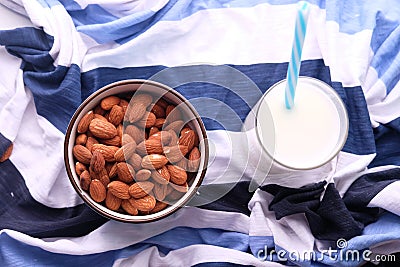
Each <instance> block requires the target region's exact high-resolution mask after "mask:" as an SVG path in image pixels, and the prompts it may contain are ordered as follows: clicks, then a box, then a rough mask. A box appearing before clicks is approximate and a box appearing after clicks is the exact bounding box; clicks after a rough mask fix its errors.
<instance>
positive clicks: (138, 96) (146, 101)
mask: <svg viewBox="0 0 400 267" xmlns="http://www.w3.org/2000/svg"><path fill="white" fill-rule="evenodd" d="M152 102H153V97H152V96H151V95H149V94H144V93H138V92H136V93H135V94H134V95H133V96H132V98H131V103H142V104H143V105H144V106H145V107H146V108H147V107H148V106H149V105H150V104H151V103H152Z"/></svg>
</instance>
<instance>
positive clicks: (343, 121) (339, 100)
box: [255, 76, 349, 170]
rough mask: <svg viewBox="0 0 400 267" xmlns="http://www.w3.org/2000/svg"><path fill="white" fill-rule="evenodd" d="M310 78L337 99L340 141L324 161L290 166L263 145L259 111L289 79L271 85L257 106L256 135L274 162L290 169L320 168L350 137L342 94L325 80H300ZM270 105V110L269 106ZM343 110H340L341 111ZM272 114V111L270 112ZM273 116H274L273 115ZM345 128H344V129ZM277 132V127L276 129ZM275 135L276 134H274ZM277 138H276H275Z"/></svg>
mask: <svg viewBox="0 0 400 267" xmlns="http://www.w3.org/2000/svg"><path fill="white" fill-rule="evenodd" d="M300 79H301V80H310V81H313V82H315V83H320V84H322V85H323V86H321V88H323V89H322V90H324V91H325V92H329V93H330V94H331V95H333V96H334V98H335V100H332V102H333V103H334V105H335V107H336V110H338V113H339V119H340V134H339V136H338V141H337V145H336V149H334V150H333V151H332V152H331V153H330V154H329V155H330V156H329V157H328V158H327V159H326V160H324V161H323V162H321V163H320V164H317V165H315V166H311V167H304V168H303V167H294V166H290V165H288V164H285V163H283V162H281V161H279V160H277V159H276V158H275V157H274V155H271V153H270V152H269V151H268V150H267V149H266V147H265V146H264V145H263V142H262V141H261V133H260V131H259V127H258V124H259V122H258V117H259V113H260V107H261V103H262V102H263V101H264V99H265V98H266V96H267V95H268V94H269V93H270V92H271V91H272V90H273V89H274V88H275V87H277V86H278V85H280V84H281V83H284V82H285V81H286V80H287V79H286V78H285V79H283V80H280V81H278V82H276V83H274V84H273V85H272V86H270V87H269V88H268V90H267V91H266V92H265V93H264V94H263V96H262V97H261V99H260V100H259V103H260V104H259V105H258V106H257V110H256V114H255V115H256V116H255V132H256V136H257V141H258V142H259V143H260V145H261V147H262V150H263V151H264V152H265V153H266V154H267V155H268V156H269V157H270V158H271V159H272V161H273V162H276V163H277V164H279V165H280V166H283V167H285V168H288V169H292V170H313V169H316V168H319V167H321V166H323V165H325V164H327V163H328V162H330V161H331V160H332V159H334V158H335V157H336V156H337V155H338V154H339V152H340V151H341V150H342V149H343V147H344V145H345V143H346V141H347V137H348V133H349V116H348V112H347V108H346V106H345V104H344V102H343V100H342V98H341V97H340V95H339V94H338V93H337V92H336V91H335V89H333V88H332V86H330V85H329V84H327V83H326V82H324V81H321V80H319V79H316V78H313V77H308V76H299V80H300ZM267 107H268V111H269V112H270V109H269V106H268V105H267ZM339 110H340V111H341V112H340V111H339ZM341 113H342V114H343V116H342V115H341ZM270 114H271V112H270ZM271 118H272V116H271ZM342 128H344V129H342ZM274 132H275V129H274ZM274 136H275V134H274ZM274 139H275V138H274ZM274 143H275V145H276V142H275V140H274ZM273 152H274V154H275V149H274V151H273Z"/></svg>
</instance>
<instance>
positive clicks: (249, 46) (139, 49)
mask: <svg viewBox="0 0 400 267" xmlns="http://www.w3.org/2000/svg"><path fill="white" fill-rule="evenodd" d="M295 8H296V5H269V4H260V5H257V6H254V7H251V8H224V9H209V10H202V11H199V12H196V13H195V14H193V15H191V16H189V17H186V18H184V19H182V20H179V21H160V22H158V23H157V24H155V25H153V26H152V27H151V28H150V29H148V30H147V31H146V32H144V33H142V34H141V35H139V36H138V37H136V38H135V39H134V40H132V41H130V42H129V43H126V44H124V45H122V46H120V47H116V48H114V49H112V50H109V49H107V50H102V51H100V49H101V48H97V52H92V51H89V54H88V55H87V57H86V58H85V60H84V63H83V71H89V70H92V69H95V68H97V67H99V66H108V67H118V68H121V67H134V66H150V65H166V66H180V65H184V64H188V63H196V62H210V63H215V64H230V63H232V64H254V63H261V62H288V61H289V58H290V51H291V49H292V41H293V25H292V24H290V23H287V21H293V12H292V11H293V10H294V9H295ZM312 8H313V9H315V12H316V13H317V14H318V16H319V17H318V23H319V24H320V25H323V24H324V20H325V10H320V9H319V8H318V7H316V6H312ZM316 25H318V24H317V23H316ZM171 29H173V30H171ZM210 29H212V30H210ZM255 35H256V36H257V37H254V36H255ZM204 36H207V38H204ZM306 39H307V40H306V42H305V47H304V56H305V58H307V59H312V58H314V59H316V58H321V54H320V52H319V46H318V43H317V42H316V39H317V37H316V36H315V31H310V33H309V34H308V33H307V38H306ZM155 40H156V41H155ZM210 40H218V42H217V43H213V44H212V45H211V44H210ZM254 40H256V41H254ZM239 51H240V52H239ZM232 55H235V56H232Z"/></svg>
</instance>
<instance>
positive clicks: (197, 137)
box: [181, 125, 199, 146]
mask: <svg viewBox="0 0 400 267" xmlns="http://www.w3.org/2000/svg"><path fill="white" fill-rule="evenodd" d="M188 131H193V130H192V129H191V128H190V127H189V126H187V125H186V126H185V127H184V128H183V129H182V130H181V136H182V135H184V134H186V133H187V132H188ZM193 132H194V131H193ZM194 133H195V135H194V146H198V145H199V136H198V135H197V134H196V132H194Z"/></svg>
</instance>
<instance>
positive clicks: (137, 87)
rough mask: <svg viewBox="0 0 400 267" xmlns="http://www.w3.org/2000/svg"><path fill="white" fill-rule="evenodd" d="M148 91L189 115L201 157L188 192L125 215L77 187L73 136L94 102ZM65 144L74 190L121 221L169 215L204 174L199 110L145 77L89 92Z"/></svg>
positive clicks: (205, 156) (203, 134)
mask: <svg viewBox="0 0 400 267" xmlns="http://www.w3.org/2000/svg"><path fill="white" fill-rule="evenodd" d="M135 92H141V93H150V94H151V95H153V96H155V97H160V98H161V97H162V98H163V99H165V100H166V101H168V102H170V103H172V104H175V105H179V108H180V110H181V112H182V113H183V114H184V115H185V116H186V117H188V118H190V119H191V120H190V122H188V125H189V126H190V127H191V128H192V129H193V130H194V131H195V132H196V133H197V135H198V136H199V139H200V144H199V150H200V153H201V160H200V166H199V171H198V172H197V174H196V176H195V177H194V178H193V181H192V182H191V185H190V186H189V189H188V192H186V193H185V194H184V195H183V196H182V197H181V198H180V199H179V200H177V201H176V202H175V203H174V204H173V205H171V206H168V207H167V208H166V209H164V210H162V211H160V212H157V213H154V214H149V215H137V216H133V215H127V214H122V213H119V212H116V211H112V210H110V209H108V208H106V207H105V206H103V205H101V204H99V203H97V202H95V201H93V200H92V198H91V197H90V195H89V194H88V193H87V192H86V191H84V190H83V189H82V188H81V187H80V183H79V177H78V175H77V174H76V172H75V161H74V157H73V154H72V149H73V147H74V143H75V138H76V128H77V125H78V122H79V121H80V119H81V118H82V117H83V115H85V114H86V113H87V112H89V111H90V110H92V109H93V108H94V107H95V106H96V105H97V104H99V103H100V101H101V99H103V98H105V97H107V96H110V95H116V94H124V93H135ZM65 138H66V140H65V147H64V154H65V155H64V156H65V164H66V168H67V173H68V176H69V178H70V181H71V183H72V185H73V187H74V188H75V190H76V191H77V193H78V194H79V195H80V196H81V197H82V199H83V200H84V201H85V202H86V204H88V205H89V206H90V207H91V208H93V209H94V210H95V211H97V212H98V213H100V214H102V215H103V216H106V217H108V218H111V219H115V220H119V221H124V222H148V221H154V220H157V219H160V218H163V217H165V216H167V215H170V214H171V213H173V212H174V211H176V210H177V209H179V208H180V207H182V206H184V205H185V203H187V202H188V201H189V200H190V198H191V197H192V196H193V195H194V194H195V193H196V191H197V188H198V187H199V186H200V184H201V182H202V180H203V177H204V175H205V172H206V167H207V163H208V142H207V136H206V131H205V127H204V125H203V123H202V121H201V119H200V116H199V114H198V113H197V112H196V110H195V109H194V107H193V106H192V105H191V104H190V103H189V101H187V100H186V99H185V98H184V97H183V96H182V95H181V94H179V93H178V92H177V91H175V90H173V89H172V88H169V87H168V86H166V85H163V84H160V83H157V82H153V81H147V80H126V81H120V82H116V83H113V84H110V85H107V86H105V87H103V88H101V89H99V90H98V91H96V92H94V93H93V94H92V95H90V96H89V97H88V98H87V99H86V100H85V101H84V102H83V103H82V104H81V105H80V106H79V108H78V109H77V111H76V112H75V114H74V115H73V117H72V119H71V121H70V124H69V126H68V129H67V133H66V137H65Z"/></svg>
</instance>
